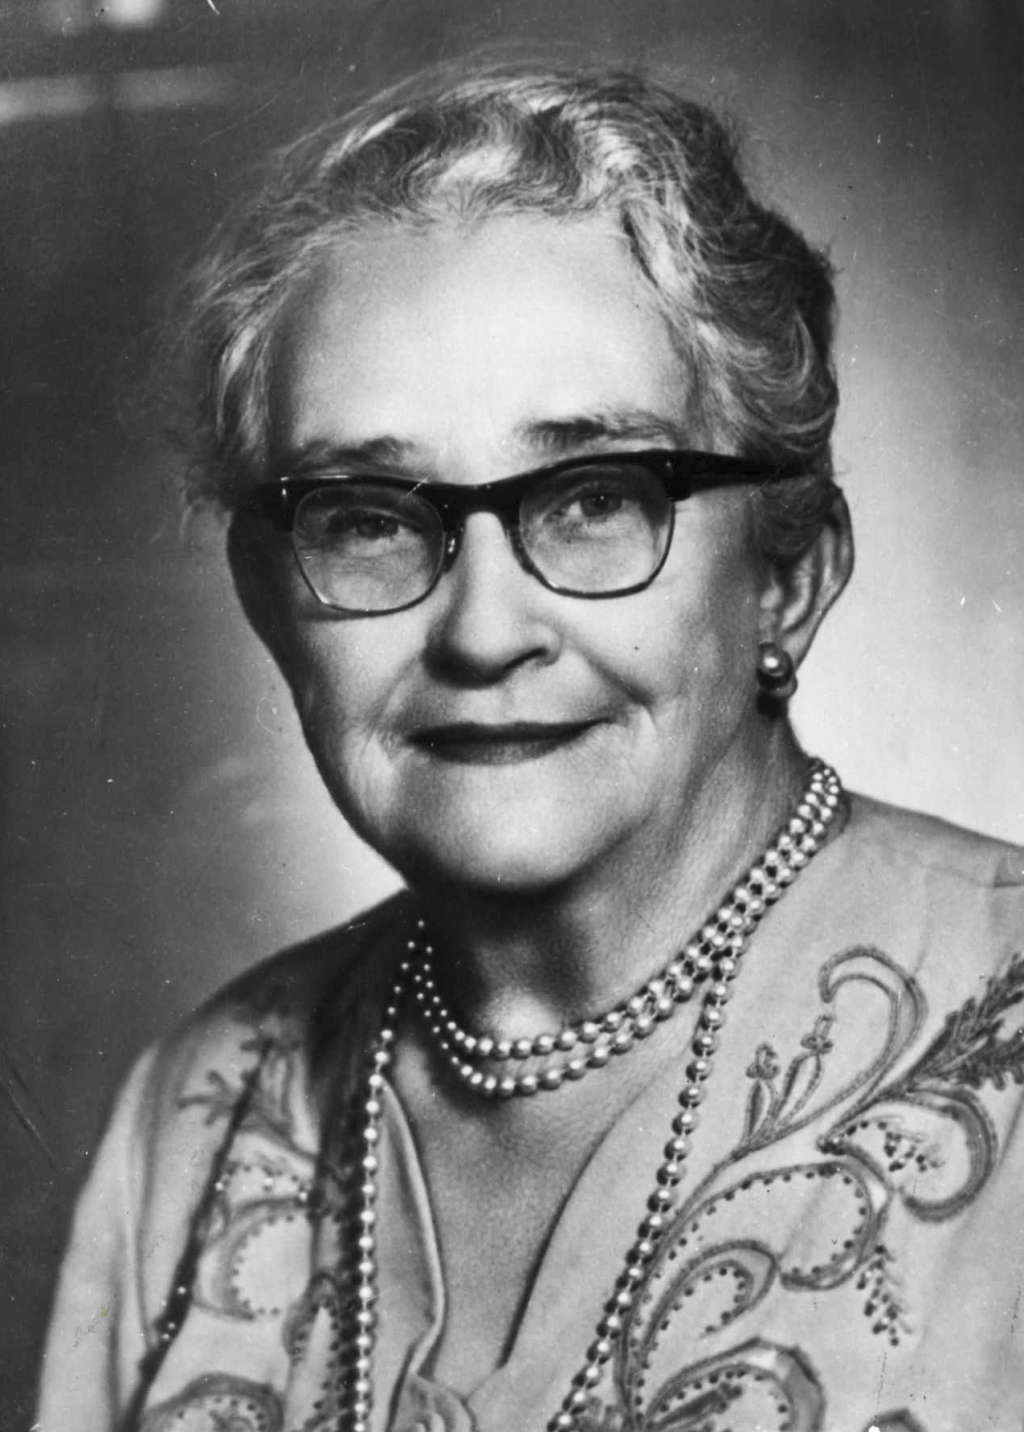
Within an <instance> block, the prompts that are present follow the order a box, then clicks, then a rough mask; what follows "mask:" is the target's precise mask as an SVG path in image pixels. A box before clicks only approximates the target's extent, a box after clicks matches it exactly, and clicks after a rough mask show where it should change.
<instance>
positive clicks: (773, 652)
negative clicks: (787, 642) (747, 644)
mask: <svg viewBox="0 0 1024 1432" xmlns="http://www.w3.org/2000/svg"><path fill="white" fill-rule="evenodd" d="M757 684H758V686H759V687H760V689H761V694H762V695H763V696H765V697H767V698H768V700H769V701H773V702H779V703H781V702H783V701H788V700H789V698H790V697H791V696H792V695H793V693H794V691H795V690H796V685H797V682H796V667H795V666H794V664H793V658H792V657H791V656H790V654H789V652H788V651H786V649H785V648H784V647H781V646H779V644H778V642H775V641H762V642H759V643H758V647H757Z"/></svg>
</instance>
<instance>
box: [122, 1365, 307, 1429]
mask: <svg viewBox="0 0 1024 1432" xmlns="http://www.w3.org/2000/svg"><path fill="white" fill-rule="evenodd" d="M283 1426H284V1413H283V1410H282V1408H281V1401H280V1398H279V1397H278V1396H277V1394H276V1393H275V1392H274V1390H273V1388H270V1387H266V1386H264V1385H263V1384H261V1383H255V1382H250V1381H249V1380H248V1379H247V1378H244V1377H228V1376H227V1375H225V1374H222V1373H207V1374H206V1375H205V1376H204V1377H197V1378H196V1379H195V1381H194V1382H190V1383H189V1385H188V1386H187V1387H186V1388H185V1389H184V1390H183V1391H182V1392H181V1393H180V1394H179V1395H178V1396H177V1397H172V1398H171V1400H170V1401H169V1402H164V1403H162V1404H161V1405H160V1406H159V1407H157V1408H155V1409H154V1410H153V1411H152V1412H150V1413H149V1415H148V1416H147V1417H146V1419H145V1421H144V1422H143V1423H142V1426H141V1428H140V1432H281V1428H282V1427H283Z"/></svg>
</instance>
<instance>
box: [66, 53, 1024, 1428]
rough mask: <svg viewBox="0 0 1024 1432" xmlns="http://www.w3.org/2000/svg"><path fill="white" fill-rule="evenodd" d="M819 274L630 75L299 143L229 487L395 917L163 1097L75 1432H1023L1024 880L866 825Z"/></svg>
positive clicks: (98, 1295) (210, 361)
mask: <svg viewBox="0 0 1024 1432" xmlns="http://www.w3.org/2000/svg"><path fill="white" fill-rule="evenodd" d="M832 316H833V293H832V286H831V280H830V274H829V268H828V264H827V262H826V261H825V260H824V259H823V257H822V256H821V255H820V254H817V253H815V252H814V251H813V250H812V249H811V248H810V247H808V245H807V244H806V243H805V242H804V240H803V239H802V238H800V236H799V235H798V234H796V233H795V232H794V230H793V229H792V228H791V227H790V226H789V225H788V224H787V223H786V222H785V221H784V220H783V219H782V218H780V217H779V216H778V215H777V214H775V213H774V212H772V211H770V210H768V209H766V208H764V207H762V206H761V205H760V204H758V203H757V202H756V201H755V199H754V198H753V197H752V196H751V194H750V193H749V192H748V190H747V188H746V187H745V185H744V183H743V182H742V180H741V178H740V177H739V175H738V172H737V167H736V161H735V155H734V153H733V150H732V147H731V145H730V142H729V141H728V139H727V137H726V135H725V134H724V133H723V130H722V128H721V127H720V126H719V124H718V123H717V122H716V121H715V120H714V119H713V118H712V117H711V116H710V115H709V114H708V113H706V112H705V111H704V110H703V109H701V108H699V107H697V106H695V105H693V104H689V103H687V102H685V101H683V100H681V99H679V98H678V97H676V96H675V95H673V94H671V93H669V92H667V91H666V90H663V89H661V88H658V87H656V86H653V85H649V84H646V83H644V82H642V81H641V80H639V79H637V78H636V77H631V76H628V75H622V74H602V73H595V74H579V73H575V72H572V73H570V72H564V73H563V72H557V71H552V72H543V71H539V70H537V71H517V72H509V71H493V70H492V71H487V72H484V73H481V74H477V75H475V76H472V77H470V78H468V79H464V80H462V81H460V82H456V83H451V82H450V81H437V80H431V81H427V82H421V83H420V84H419V85H418V86H417V87H414V88H406V89H404V90H401V91H398V92H392V93H390V94H387V95H385V96H383V97H382V98H380V99H379V100H377V101H376V102H374V103H371V104H369V105H368V106H364V107H363V108H361V109H359V110H358V111H356V112H355V113H354V114H351V115H349V116H347V117H346V118H344V119H343V120H341V121H339V122H337V123H334V124H331V125H328V126H327V127H326V128H324V129H322V130H319V131H318V132H316V133H315V134H313V135H311V136H310V137H308V138H306V139H305V140H303V141H302V142H300V143H299V144H298V145H297V146H295V147H294V148H293V149H291V150H290V151H289V152H287V153H286V154H284V156H283V157H282V158H281V160H280V162H279V165H278V167H277V169H276V170H275V172H274V174H273V175H272V177H271V179H270V181H269V183H268V185H267V187H266V189H265V191H264V192H263V193H262V195H261V196H260V197H259V199H258V200H257V201H256V202H255V203H253V204H252V206H251V207H250V208H249V209H248V211H247V212H246V213H244V214H243V215H242V216H241V217H240V219H239V220H238V221H237V222H236V223H235V224H234V225H233V226H231V227H230V228H229V229H228V230H226V231H225V232H224V233H223V234H221V236H220V237H219V238H218V240H217V242H216V244H215V246H214V248H213V250H212V251H211V254H210V255H209V256H208V258H207V260H206V261H205V263H204V265H203V267H202V269H201V272H200V276H199V280H198V285H197V290H196V298H195V322H194V333H193V339H194V343H193V351H194V356H195V360H196V364H197V372H198V375H199V376H198V386H197V391H198V393H199V405H200V406H199V431H200V433H201V437H202V441H203V443H204V447H203V452H202V464H201V467H199V468H198V469H197V472H198V476H197V477H196V480H195V483H194V493H193V495H194V496H199V497H204V498H206V497H209V498H212V499H214V500H215V501H216V502H217V503H219V504H220V505H221V506H222V507H223V509H224V511H225V512H226V513H227V515H228V518H229V534H230V536H229V550H230V557H231V561H232V565H233V570H234V573H235V577H236V582H237V586H238V590H239V593H240V595H241V599H242V601H243V603H244V605H245V609H246V611H247V613H248V615H249V617H250V619H251V621H252V623H253V625H254V626H255V628H256V630H257V631H258V632H259V633H260V635H261V636H262V638H263V639H264V641H265V642H266V643H267V645H268V647H269V649H270V650H271V652H272V653H273V654H274V656H275V658H276V659H277V661H278V662H279V664H280V666H281V669H282V671H283V672H284V674H285V676H286V678H287V680H288V682H289V683H290V686H291V689H292V691H293V693H294V697H295V703H296V706H297V708H298V712H299V715H300V718H301V721H302V725H303V729H304V731H305V735H306V738H307V740H308V743H309V746H310V749H311V751H312V753H313V756H314V758H315V760H316V762H317V764H318V767H319V769H320V772H321V774H322V776H323V779H324V781H325V782H326V784H327V786H328V788H329V790H330V792H331V794H332V796H333V797H334V799H335V801H336V802H337V805H338V807H339V809H340V810H341V812H342V813H343V814H344V815H345V817H346V818H347V819H348V820H349V821H350V822H351V824H352V825H353V826H354V828H355V829H356V830H357V831H358V832H359V833H360V834H361V835H362V836H363V838H364V839H365V840H366V841H368V842H369V844H370V845H371V846H373V847H374V848H375V849H376V850H377V851H379V852H380V853H381V854H382V855H383V856H384V857H385V858H386V859H387V860H389V861H390V862H391V863H392V864H393V865H394V866H395V868H396V869H397V870H398V871H399V872H401V874H402V876H403V877H404V879H405V881H406V884H407V887H408V888H407V890H406V891H405V892H404V893H403V894H401V895H400V896H398V897H396V898H395V899H393V900H391V901H389V902H388V903H387V904H386V905H384V906H383V907H382V908H379V909H376V910H374V911H372V912H370V913H368V914H366V915H364V916H363V917H361V918H359V919H358V920H356V921H355V922H354V923H353V924H352V925H350V926H349V927H348V928H346V929H344V930H340V931H333V932H331V933H330V934H328V935H326V936H324V937H322V938H320V939H317V940H315V941H313V942H312V943H310V944H308V945H306V946H304V947H302V948H300V949H297V950H290V951H288V952H286V953H285V954H283V955H282V956H280V957H278V958H277V959H274V960H272V961H271V962H270V963H269V964H266V965H264V966H262V967H261V968H259V969H258V970H256V971H255V972H254V973H252V974H250V975H248V976H246V977H245V978H243V979H242V980H241V981H240V982H238V983H237V984H235V985H233V986H232V987H231V988H229V989H228V990H227V991H226V992H224V993H223V994H222V995H221V996H220V997H219V998H218V999H217V1000H216V1001H215V1002H214V1003H213V1004H211V1005H210V1006H209V1007H208V1008H207V1009H205V1010H204V1011H203V1012H201V1013H200V1014H199V1015H197V1016H196V1017H195V1018H194V1019H193V1020H192V1021H191V1022H190V1023H189V1024H188V1026H187V1027H186V1028H185V1029H184V1030H183V1031H181V1032H179V1033H178V1034H177V1035H176V1036H174V1037H173V1038H171V1039H170V1040H169V1041H167V1042H165V1043H163V1044H162V1045H161V1046H160V1047H159V1048H157V1049H156V1050H155V1051H151V1052H150V1053H148V1054H147V1055H145V1056H144V1057H143V1058H142V1060H141V1061H140V1063H139V1065H138V1067H137V1068H136V1070H135V1072H134V1074H133V1075H132V1077H131V1078H130V1080H129V1081H128V1084H127V1086H126V1088H125V1090H124V1092H123V1095H122V1098H121V1100H120V1103H119V1106H118V1109H117V1111H116V1113H115V1115H114V1118H113V1121H112V1124H111V1127H110V1130H109V1133H108V1135H107V1138H106V1141H105V1144H104V1146H103V1149H102V1151H101V1153H100V1155H99V1158H98V1159H97V1162H96V1165H95V1168H94V1171H93V1174H92V1177H91V1180H90V1183H89V1185H88V1187H87V1189H86V1191H85V1194H84V1195H83V1198H82V1201H81V1205H80V1208H79V1212H78V1216H77V1220H76V1224H75V1230H74V1236H73V1239H72V1243H71V1248H70V1251H69V1253H68V1256H67V1260H66V1264H65V1268H64V1273H63V1278H62V1281H61V1287H60V1292H59V1296H58V1301H57V1305H56V1310H55V1313H54V1318H53V1324H52V1329H51V1335H50V1343H49V1350H48V1355H47V1359H46V1366H45V1374H44V1390H43V1397H42V1404H41V1413H40V1426H41V1428H42V1429H43V1432H72V1429H82V1432H110V1429H118V1432H135V1429H144V1432H172V1429H173V1432H212V1430H213V1429H215V1428H219V1429H228V1428H230V1429H231V1432H300V1429H301V1432H342V1430H343V1432H368V1430H369V1429H373V1432H385V1429H394V1432H414V1429H415V1432H469V1429H479V1432H543V1429H552V1432H556V1429H566V1432H568V1429H577V1432H599V1430H600V1432H619V1429H622V1432H625V1429H630V1432H670V1429H671V1432H684V1429H685V1432H697V1429H700V1432H725V1429H731V1432H781V1429H789V1432H811V1429H827V1432H867V1429H869V1428H873V1429H883V1428H884V1429H886V1432H911V1429H920V1428H923V1429H927V1432H979V1429H982V1428H999V1429H1009V1428H1011V1427H1012V1428H1019V1426H1020V1416H1021V1408H1022V1406H1024V1344H1022V1340H1021V1335H1020V1333H1019V1331H1018V1329H1019V1327H1020V1325H1021V1323H1020V1319H1019V1318H1018V1316H1017V1309H1018V1303H1019V1299H1020V1295H1021V1278H1022V1267H1024V1257H1022V1255H1021V1252H1020V1249H1019V1244H1018V1241H1017V1240H1016V1239H1015V1237H1014V1236H1013V1235H1014V1232H1015V1230H1016V1229H1017V1227H1018V1226H1019V1215H1018V1210H1019V1206H1020V1189H1021V1186H1022V1179H1024V1149H1022V1142H1021V1138H1020V1136H1019V1135H1017V1134H1016V1126H1017V1122H1018V1119H1019V1114H1020V1107H1021V1098H1020V1086H1021V1083H1022V1082H1024V1037H1022V1034H1021V1032H1020V1031H1019V1030H1017V1031H1016V1032H1014V1029H1015V1024H1014V1022H1015V1020H1016V1018H1017V1015H1018V1009H1017V1007H1018V1005H1019V1002H1020V1000H1021V996H1022V993H1024V962H1022V960H1021V956H1020V950H1021V945H1022V943H1024V941H1022V932H1024V900H1022V885H1024V860H1022V856H1021V853H1020V852H1015V851H1012V850H1010V849H1007V848H1006V847H1003V846H1000V845H998V844H996V843H994V842H991V841H987V840H984V839H982V838H980V837H977V836H974V835H970V834H966V833H964V832H962V831H958V830H955V829H953V828H951V827H948V826H945V825H941V824H939V823H937V822H936V821H933V820H929V819H926V818H923V817H919V816H915V815H910V814H907V813H903V812H899V811H895V810H891V809H888V808H885V807H883V806H880V805H877V804H875V803H874V802H872V801H868V800H865V799H862V798H858V797H855V796H849V795H847V794H845V793H844V791H843V789H842V787H841V785H840V782H839V778H838V777H837V776H836V774H835V773H834V772H833V771H832V770H831V769H829V767H828V766H826V765H824V764H823V763H822V762H820V761H818V760H810V759H808V757H807V756H806V755H805V754H804V752H803V751H802V750H801V749H800V747H799V745H798V743H797V740H796V738H795V736H794V733H793V730H792V727H791V725H790V723H789V721H788V719H787V699H788V697H789V696H790V695H791V694H792V692H793V690H794V688H795V685H796V671H797V668H798V667H799V665H800V663H801V661H802V660H803V658H804V657H805V656H806V654H807V651H808V648H809V647H810V645H811V642H812V640H813V637H814V634H815V631H816V629H817V627H818V624H819V623H820V621H821V620H822V618H823V617H824V616H825V614H826V613H827V611H828V609H829V607H830V606H831V604H832V603H833V601H834V600H835V599H836V597H837V596H838V595H839V594H840V593H841V591H842V589H843V586H844V584H845V582H846V580H847V577H848V576H849V572H850V567H851V563H852V546H851V539H850V533H849V523H848V517H847V512H846V507H845V504H844V502H843V499H842V497H841V495H840V493H839V491H838V489H837V488H836V486H835V485H834V483H833V481H832V467H831V460H830V451H829V439H830V432H831V428H832V422H833V417H834V413H835V407H836V391H835V384H834V380H833V374H832V367H831V359H830V342H831V329H832Z"/></svg>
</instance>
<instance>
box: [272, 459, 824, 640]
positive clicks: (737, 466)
mask: <svg viewBox="0 0 1024 1432" xmlns="http://www.w3.org/2000/svg"><path fill="white" fill-rule="evenodd" d="M616 460H621V461H624V462H629V463H631V464H634V465H636V466H639V467H642V468H643V469H644V470H645V471H646V472H648V473H649V474H650V475H651V476H653V477H656V478H657V479H658V480H659V481H660V482H661V484H662V487H663V489H664V492H665V496H666V497H667V498H668V499H669V501H670V503H671V504H672V506H671V507H670V509H669V524H668V534H667V538H666V541H665V550H664V552H663V553H662V555H661V558H660V560H659V562H658V565H657V566H656V567H655V569H654V571H653V572H652V573H651V575H650V576H649V577H647V578H646V580H645V581H643V582H635V583H633V584H632V585H631V586H628V587H620V588H616V589H615V590H614V591H611V592H577V591H574V590H573V589H572V588H571V587H566V586H561V585H559V584H558V583H557V582H553V581H551V580H550V579H549V578H548V577H546V576H545V575H544V573H543V572H542V571H540V570H539V568H538V567H537V566H536V564H535V562H534V561H533V559H532V558H531V556H530V554H529V552H528V551H527V549H526V546H525V544H524V542H523V539H522V534H521V532H520V524H519V513H520V509H521V506H522V503H523V501H524V499H525V498H527V497H528V496H529V495H530V494H531V493H532V492H534V491H535V490H536V488H537V487H539V486H541V485H543V484H544V483H545V482H546V481H547V480H548V479H549V478H552V477H557V476H559V475H560V474H562V473H564V472H574V471H583V472H584V473H585V472H586V470H587V468H591V467H592V468H600V467H604V466H607V465H608V463H609V462H614V461H616ZM806 474H807V468H806V467H804V466H798V465H795V464H774V465H773V464H772V463H770V462H766V461H764V460H763V459H755V458H743V457H734V456H732V455H730V454H724V453H712V452H701V451H699V450H697V449H692V448H647V449H643V450H642V451H639V452H628V451H626V452H614V451H613V452H603V453H592V454H590V453H588V454H585V455H584V456H582V457H572V458H565V459H563V460H562V461H560V462H555V463H549V464H547V465H546V466H544V467H538V468H532V469H530V471H528V472H522V473H517V474H514V475H513V476H511V477H500V478H496V479H495V480H494V481H492V482H481V483H476V484H472V485H471V484H463V483H449V482H427V481H423V480H419V481H417V480H414V479H411V478H404V477H395V476H393V475H391V474H388V473H381V474H378V473H354V472H346V471H344V470H342V469H335V468H324V469H321V470H318V471H316V472H307V473H303V472H298V473H283V474H282V475H281V476H280V477H278V478H276V479H275V480H274V481H272V482H264V483H260V484H259V485H258V486H257V487H256V488H255V489H254V490H253V494H252V496H253V504H254V506H255V509H256V510H257V512H258V513H259V514H260V515H261V516H262V517H265V518H266V519H268V520H269V521H270V522H271V523H273V525H274V527H275V528H276V529H277V530H278V531H279V532H282V533H285V532H286V533H291V534H293V533H294V525H295V518H296V515H297V513H298V510H299V507H300V505H301V503H302V501H303V500H304V499H305V498H306V497H309V496H310V495H311V494H312V493H314V492H321V491H323V490H324V489H325V488H330V487H331V486H333V485H336V484H343V483H349V482H372V483H373V484H375V485H376V486H378V487H385V488H391V489H392V490H394V491H396V492H401V493H416V494H417V496H419V497H421V498H424V499H425V500H426V501H427V503H428V504H429V505H430V506H431V507H433V508H434V510H435V511H436V512H437V514H438V517H439V518H440V522H441V530H442V532H443V534H444V539H445V540H444V547H443V549H442V553H441V558H440V560H439V562H438V564H437V570H436V571H435V573H434V576H433V578H432V579H431V582H430V585H429V586H428V587H427V588H426V590H425V591H423V592H422V593H421V594H420V595H419V596H417V597H414V598H413V599H412V601H409V602H403V604H402V605H401V606H398V607H387V608H385V609H384V610H383V611H372V610H371V611H366V610H363V609H361V608H353V607H343V606H338V605H337V604H336V603H334V602H329V601H326V600H325V599H324V597H322V596H321V594H320V593H319V592H318V591H317V590H316V587H315V586H314V585H313V582H312V580H311V578H310V577H309V575H308V573H307V572H306V569H305V567H304V566H303V564H302V559H301V557H300V556H299V552H298V549H297V547H296V546H295V543H294V540H293V542H292V553H293V555H294V557H295V561H296V565H297V566H298V568H299V571H300V573H301V575H302V578H303V581H304V582H305V583H306V585H307V587H308V588H309V590H310V591H311V592H312V594H313V596H314V597H315V598H316V600H317V601H318V602H319V603H320V605H321V606H324V607H326V608H327V609H328V610H329V611H335V612H339V613H343V614H345V615H348V616H368V617H371V616H392V615H393V614H394V613H395V612H403V611H408V609H409V608H410V607H415V606H418V605H419V603H420V602H422V601H425V600H426V599H427V597H429V595H430V593H431V592H432V591H433V590H434V589H435V587H436V586H437V584H438V583H439V582H440V580H441V578H442V577H443V576H444V574H445V573H446V572H447V571H449V570H450V569H451V567H452V564H453V563H454V562H455V559H456V557H457V556H458V554H459V547H460V545H461V542H462V537H463V533H464V531H465V525H466V518H467V517H468V516H469V515H470V514H471V513H473V512H492V513H494V515H495V516H496V517H498V518H499V520H500V521H501V524H502V527H503V528H504V530H505V534H506V536H507V537H508V539H509V542H510V544H511V546H512V550H513V552H514V553H515V556H516V560H517V561H518V562H519V565H520V566H521V567H522V568H523V570H524V571H526V572H529V574H530V575H531V576H532V577H535V578H536V579H537V581H538V582H540V583H541V585H542V586H544V587H546V588H547V589H548V591H551V592H557V593H558V594H559V595H561V596H567V597H578V598H579V599H580V600H583V601H605V600H607V599H608V598H610V597H628V596H631V595H632V594H633V593H635V592H642V591H643V590H644V589H645V588H646V587H649V586H650V585H651V583H652V582H653V581H654V580H655V578H656V577H657V576H658V573H659V572H660V571H661V569H662V568H663V567H664V565H665V562H666V561H667V560H668V554H669V552H670V550H671V547H672V538H673V536H674V534H675V503H677V502H684V501H685V500H686V499H687V498H688V497H692V496H693V495H694V494H695V493H697V492H706V491H710V490H712V489H714V488H718V487H727V486H730V485H732V484H734V483H749V482H775V481H784V480H786V479H788V478H794V477H802V476H806Z"/></svg>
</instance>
